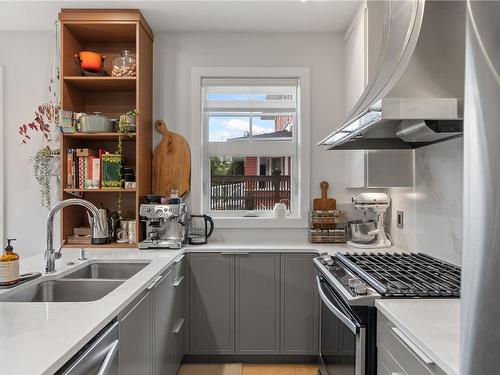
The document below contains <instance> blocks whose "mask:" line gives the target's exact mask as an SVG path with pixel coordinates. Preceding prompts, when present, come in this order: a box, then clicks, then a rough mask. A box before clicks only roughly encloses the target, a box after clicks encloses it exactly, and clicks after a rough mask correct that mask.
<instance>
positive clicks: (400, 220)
mask: <svg viewBox="0 0 500 375" xmlns="http://www.w3.org/2000/svg"><path fill="white" fill-rule="evenodd" d="M397 215H398V216H397V225H398V228H403V224H404V221H403V211H398V212H397Z"/></svg>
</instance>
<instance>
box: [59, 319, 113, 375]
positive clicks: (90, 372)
mask: <svg viewBox="0 0 500 375" xmlns="http://www.w3.org/2000/svg"><path fill="white" fill-rule="evenodd" d="M118 324H119V323H118V322H112V323H110V324H108V325H107V326H106V327H105V328H104V329H103V330H102V331H101V332H99V333H98V334H97V336H96V337H94V338H93V339H92V340H91V341H90V342H89V343H88V344H87V345H85V346H84V347H83V349H82V350H80V351H79V352H78V353H77V354H76V355H75V356H74V357H73V358H72V359H71V360H70V361H69V362H68V363H66V364H65V365H64V366H63V368H61V369H60V370H59V371H57V373H56V374H57V375H118V351H119V348H120V345H119V339H118Z"/></svg>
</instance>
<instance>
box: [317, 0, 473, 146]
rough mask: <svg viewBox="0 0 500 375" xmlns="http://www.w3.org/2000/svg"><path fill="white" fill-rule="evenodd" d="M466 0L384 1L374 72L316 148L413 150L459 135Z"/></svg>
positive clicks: (461, 108)
mask: <svg viewBox="0 0 500 375" xmlns="http://www.w3.org/2000/svg"><path fill="white" fill-rule="evenodd" d="M465 4H466V3H465V2H463V1H424V0H412V1H400V0H388V1H387V2H385V5H384V6H385V12H384V15H385V19H384V30H383V37H382V48H381V53H380V56H379V60H378V61H379V62H378V64H377V66H378V69H377V71H376V74H375V75H374V77H373V79H372V80H371V82H369V83H368V85H367V86H366V88H365V91H364V92H363V94H362V95H361V97H360V98H359V100H358V102H357V103H356V105H355V106H354V108H353V110H352V111H351V112H350V113H349V115H348V116H347V120H346V121H345V122H344V123H342V124H341V125H340V126H339V127H338V128H337V130H335V131H334V132H333V133H331V134H330V135H329V136H328V137H326V138H325V139H323V140H322V141H321V142H320V143H319V145H321V146H326V147H327V148H328V149H407V148H408V149H411V148H416V147H420V146H424V145H428V144H430V143H435V142H439V141H442V140H446V139H450V138H455V137H457V136H461V134H462V128H463V122H462V119H463V92H464V62H465V52H464V51H465Z"/></svg>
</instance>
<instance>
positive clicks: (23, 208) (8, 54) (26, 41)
mask: <svg viewBox="0 0 500 375" xmlns="http://www.w3.org/2000/svg"><path fill="white" fill-rule="evenodd" d="M51 48H52V33H51V32H0V51H1V52H0V65H3V66H4V69H3V70H4V112H5V113H4V114H3V119H4V126H5V129H4V137H5V156H6V158H5V165H6V170H5V173H4V178H5V196H6V200H5V210H6V228H5V229H6V233H5V236H6V237H9V238H17V242H15V243H14V246H15V248H16V250H17V252H18V253H19V254H20V255H21V256H28V255H33V254H38V253H41V252H42V251H43V250H44V249H45V247H46V245H45V241H46V238H45V233H46V230H45V224H46V217H47V209H46V208H42V207H41V206H40V194H39V191H38V184H37V183H36V181H35V178H34V177H33V170H32V168H33V165H32V164H31V162H30V158H31V157H32V156H33V155H34V153H35V152H36V150H38V149H39V148H40V147H41V145H42V142H41V141H39V140H41V137H37V136H36V135H35V137H33V142H30V143H29V144H27V145H21V144H20V143H21V142H20V140H21V138H20V136H19V134H18V128H19V126H20V125H21V124H23V123H25V122H28V121H31V120H33V117H34V111H35V109H36V106H38V105H39V104H41V103H43V102H44V101H47V98H48V97H47V95H46V92H47V88H46V87H47V79H48V71H49V61H50V55H51ZM55 225H56V231H55V232H56V236H55V243H56V244H57V243H58V241H59V240H58V239H59V235H58V232H59V231H58V228H59V223H58V222H56V223H55Z"/></svg>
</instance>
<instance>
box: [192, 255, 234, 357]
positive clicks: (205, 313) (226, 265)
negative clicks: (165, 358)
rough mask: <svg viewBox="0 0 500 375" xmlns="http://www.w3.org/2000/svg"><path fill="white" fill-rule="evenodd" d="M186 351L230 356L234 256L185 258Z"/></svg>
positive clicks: (232, 332) (232, 324) (232, 345)
mask: <svg viewBox="0 0 500 375" xmlns="http://www.w3.org/2000/svg"><path fill="white" fill-rule="evenodd" d="M189 265H190V269H189V323H190V324H189V336H190V340H189V352H190V354H234V350H235V345H234V342H235V340H234V339H235V338H234V305H235V304H234V255H232V254H221V253H192V254H190V255H189Z"/></svg>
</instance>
